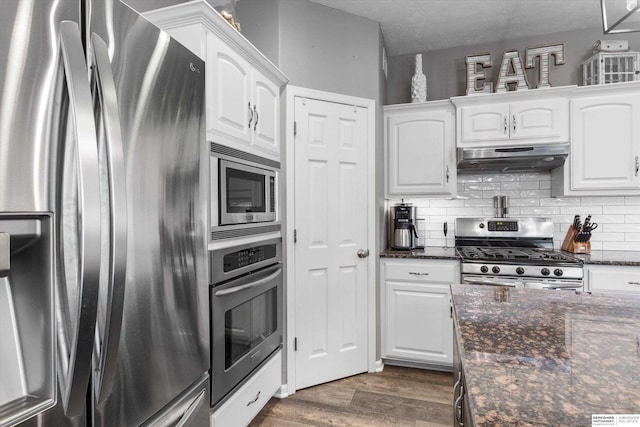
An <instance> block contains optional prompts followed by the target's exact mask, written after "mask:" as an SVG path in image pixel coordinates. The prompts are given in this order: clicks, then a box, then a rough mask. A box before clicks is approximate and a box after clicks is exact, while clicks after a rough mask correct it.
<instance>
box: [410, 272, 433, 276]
mask: <svg viewBox="0 0 640 427" xmlns="http://www.w3.org/2000/svg"><path fill="white" fill-rule="evenodd" d="M409 274H413V275H414V276H428V275H429V273H417V272H415V271H410V272H409Z"/></svg>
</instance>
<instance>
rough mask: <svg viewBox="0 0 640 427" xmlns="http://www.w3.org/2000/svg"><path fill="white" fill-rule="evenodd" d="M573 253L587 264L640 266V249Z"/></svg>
mask: <svg viewBox="0 0 640 427" xmlns="http://www.w3.org/2000/svg"><path fill="white" fill-rule="evenodd" d="M571 255H572V256H573V257H575V258H578V259H581V260H582V261H583V262H584V263H585V264H600V265H627V266H640V251H591V253H590V254H571Z"/></svg>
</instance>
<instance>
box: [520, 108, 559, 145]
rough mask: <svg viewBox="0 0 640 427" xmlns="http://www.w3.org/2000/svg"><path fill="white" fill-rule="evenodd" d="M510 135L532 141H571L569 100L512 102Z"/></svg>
mask: <svg viewBox="0 0 640 427" xmlns="http://www.w3.org/2000/svg"><path fill="white" fill-rule="evenodd" d="M509 135H510V137H511V139H512V140H520V139H535V141H530V143H540V142H555V141H558V142H560V141H562V142H567V141H569V102H568V101H567V100H566V99H547V100H544V101H526V102H515V103H512V104H511V115H510V125H509Z"/></svg>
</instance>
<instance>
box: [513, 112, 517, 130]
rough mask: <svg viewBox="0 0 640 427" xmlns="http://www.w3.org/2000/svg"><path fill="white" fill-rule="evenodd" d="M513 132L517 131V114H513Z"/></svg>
mask: <svg viewBox="0 0 640 427" xmlns="http://www.w3.org/2000/svg"><path fill="white" fill-rule="evenodd" d="M513 133H514V134H515V133H516V115H515V114H514V115H513Z"/></svg>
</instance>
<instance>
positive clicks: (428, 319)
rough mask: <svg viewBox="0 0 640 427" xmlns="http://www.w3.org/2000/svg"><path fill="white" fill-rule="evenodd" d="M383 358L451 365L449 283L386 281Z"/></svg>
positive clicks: (451, 338) (451, 332)
mask: <svg viewBox="0 0 640 427" xmlns="http://www.w3.org/2000/svg"><path fill="white" fill-rule="evenodd" d="M385 298H386V313H385V314H386V322H385V326H386V327H385V344H386V345H385V348H384V356H385V357H388V358H398V359H405V360H416V361H423V362H429V363H434V364H440V365H447V366H451V365H452V363H453V354H452V353H453V321H452V320H451V317H450V314H449V310H450V292H449V285H448V284H437V283H402V282H390V281H388V282H386V295H385Z"/></svg>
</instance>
